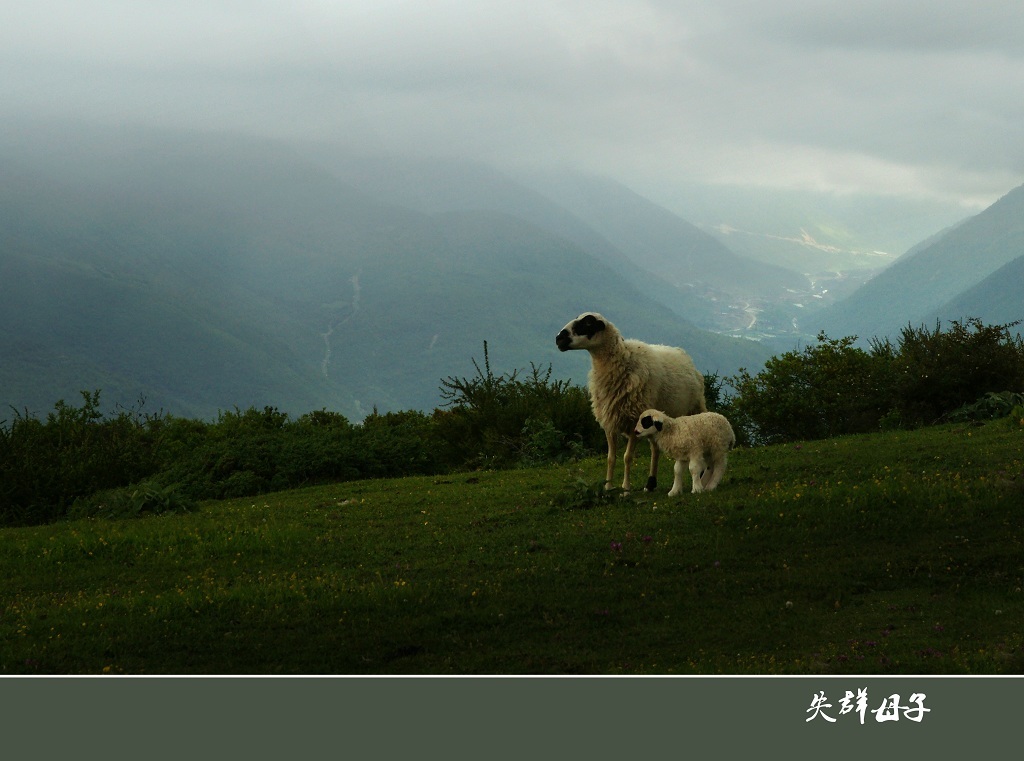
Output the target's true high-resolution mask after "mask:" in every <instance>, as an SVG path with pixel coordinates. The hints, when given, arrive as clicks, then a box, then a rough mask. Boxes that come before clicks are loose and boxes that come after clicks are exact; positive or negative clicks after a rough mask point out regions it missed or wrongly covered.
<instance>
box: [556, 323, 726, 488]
mask: <svg viewBox="0 0 1024 761" xmlns="http://www.w3.org/2000/svg"><path fill="white" fill-rule="evenodd" d="M555 345H556V346H557V347H558V349H559V350H560V351H570V350H573V349H586V350H587V351H589V352H590V360H591V367H590V374H589V376H588V382H587V386H588V388H589V390H590V404H591V407H592V408H593V410H594V417H595V418H597V422H598V423H599V424H600V426H601V428H602V429H604V433H605V438H606V439H607V441H608V463H607V468H606V471H605V489H611V488H612V478H613V477H614V475H615V458H616V450H617V445H618V437H619V436H625V437H626V451H625V453H624V454H623V457H622V464H623V471H624V472H623V477H622V491H623V492H624V493H628V492H629V487H630V469H631V467H632V464H633V450H634V445H635V444H636V433H635V428H636V426H635V423H636V419H637V416H638V415H639V414H640V412H641V411H643V410H645V409H649V408H652V407H653V408H658V409H661V410H665V411H666V412H667V413H668V414H671V415H692V414H696V413H700V412H704V411H706V410H707V407H706V405H705V402H704V376H703V375H701V374H700V373H699V372H698V371H697V368H696V367H695V366H694V364H693V360H692V359H691V358H690V355H689V354H687V353H686V352H685V351H683V350H682V349H679V348H676V347H672V346H662V345H659V344H648V343H644V342H643V341H638V340H636V339H626V338H623V337H622V334H621V333H620V332H619V331H618V329H617V328H616V327H615V326H614V325H613V324H612V323H611V322H609V321H608V320H606V319H605V318H604V317H603V316H601V315H600V314H598V313H596V312H585V313H584V314H581V315H580V316H579V317H577V318H576V319H575V320H573V321H572V322H570V323H569V324H568V325H566V326H565V327H564V328H562V330H561V332H560V333H559V334H558V335H557V336H556V337H555ZM650 444H651V467H650V472H649V474H648V477H647V486H646V490H647V491H653V490H654V489H655V488H656V487H657V485H658V479H657V475H658V454H659V449H658V445H657V442H656V441H655V440H654V439H651V440H650Z"/></svg>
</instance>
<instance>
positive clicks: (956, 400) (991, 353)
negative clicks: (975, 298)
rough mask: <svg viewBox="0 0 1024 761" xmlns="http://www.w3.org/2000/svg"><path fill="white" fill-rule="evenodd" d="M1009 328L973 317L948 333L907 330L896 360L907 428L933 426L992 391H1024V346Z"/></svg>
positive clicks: (896, 389)
mask: <svg viewBox="0 0 1024 761" xmlns="http://www.w3.org/2000/svg"><path fill="white" fill-rule="evenodd" d="M1017 324H1018V323H1011V324H1009V325H984V324H983V323H982V322H981V321H980V320H978V319H975V318H972V319H969V320H967V321H965V322H958V321H954V322H953V323H952V324H951V326H950V328H949V329H948V330H946V331H943V330H942V328H941V324H940V323H938V322H936V324H935V329H934V330H929V329H927V328H925V327H923V326H922V327H919V328H914V327H911V326H909V325H908V326H907V327H906V328H904V329H903V330H902V331H901V334H900V338H899V342H898V345H897V346H896V347H895V348H894V347H892V346H891V345H890V344H889V343H888V341H886V342H876V345H877V346H878V347H879V349H880V350H884V351H887V352H890V353H891V354H892V357H893V371H892V377H893V395H894V400H893V403H894V410H895V412H896V413H897V414H898V416H899V418H900V420H901V421H902V423H903V424H904V425H905V426H908V427H914V426H920V425H931V424H933V423H936V422H939V421H940V420H941V419H942V417H943V415H945V414H948V413H950V412H952V411H953V410H956V409H957V408H959V407H961V406H963V405H966V404H970V403H972V402H975V401H976V400H978V399H979V398H980V397H982V396H983V395H984V394H986V393H988V392H990V391H995V392H998V391H1003V390H1006V389H1009V390H1014V391H1024V342H1022V339H1021V338H1020V336H1017V335H1014V334H1013V333H1011V331H1010V329H1011V328H1013V327H1015V326H1016V325H1017Z"/></svg>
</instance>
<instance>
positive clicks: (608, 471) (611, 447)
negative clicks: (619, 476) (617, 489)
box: [604, 431, 619, 490]
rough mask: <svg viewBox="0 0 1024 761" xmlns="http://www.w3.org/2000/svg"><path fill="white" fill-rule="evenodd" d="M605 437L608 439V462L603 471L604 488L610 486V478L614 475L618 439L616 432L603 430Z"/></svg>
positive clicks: (609, 487)
mask: <svg viewBox="0 0 1024 761" xmlns="http://www.w3.org/2000/svg"><path fill="white" fill-rule="evenodd" d="M604 435H605V438H606V439H607V440H608V464H607V467H606V468H605V473H604V488H605V489H606V490H607V489H611V488H612V478H614V477H615V457H616V454H617V450H618V444H619V440H618V437H617V435H616V434H614V433H609V432H608V431H605V434H604Z"/></svg>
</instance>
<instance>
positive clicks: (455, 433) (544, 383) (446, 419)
mask: <svg viewBox="0 0 1024 761" xmlns="http://www.w3.org/2000/svg"><path fill="white" fill-rule="evenodd" d="M473 367H474V368H476V376H475V377H473V378H456V377H451V376H449V377H448V378H446V379H444V380H442V381H441V395H442V398H443V399H444V400H445V402H444V405H443V406H444V407H446V408H447V409H443V410H438V411H436V412H435V414H434V422H435V425H436V430H437V435H438V438H439V441H440V444H441V447H442V449H443V453H444V454H443V457H444V459H445V460H446V461H447V462H451V463H460V464H463V465H471V466H488V467H508V466H514V465H520V464H529V463H535V462H538V461H539V460H540V459H552V460H559V459H567V458H571V457H577V456H580V455H581V454H583V453H586V452H592V451H598V450H599V448H600V447H601V446H602V445H603V443H604V434H603V433H602V432H601V429H600V426H598V424H597V421H596V420H595V419H594V413H593V411H592V410H591V407H590V397H589V395H588V394H587V391H586V389H583V388H581V387H579V386H574V385H572V384H571V383H570V382H569V381H552V380H551V372H552V370H551V366H550V365H549V366H548V368H547V369H546V370H541V369H539V368H538V367H537V366H536V365H533V364H531V366H530V373H529V375H528V376H527V377H526V378H525V379H520V377H519V373H518V371H513V372H512V373H508V374H505V375H500V376H498V375H494V373H493V372H492V371H491V366H490V356H489V353H488V349H487V343H486V342H484V367H483V369H481V367H480V366H479V364H477V362H476V360H475V359H474V360H473Z"/></svg>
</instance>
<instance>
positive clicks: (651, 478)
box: [644, 438, 661, 491]
mask: <svg viewBox="0 0 1024 761" xmlns="http://www.w3.org/2000/svg"><path fill="white" fill-rule="evenodd" d="M650 442H651V469H650V470H649V471H648V473H647V486H645V487H644V491H654V490H655V489H657V488H658V458H659V457H660V456H661V447H659V446H658V445H657V444H656V443H655V441H654V439H653V438H652V439H651V440H650Z"/></svg>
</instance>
